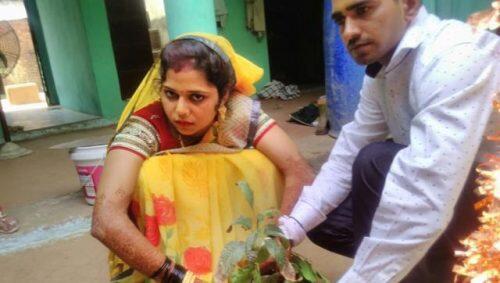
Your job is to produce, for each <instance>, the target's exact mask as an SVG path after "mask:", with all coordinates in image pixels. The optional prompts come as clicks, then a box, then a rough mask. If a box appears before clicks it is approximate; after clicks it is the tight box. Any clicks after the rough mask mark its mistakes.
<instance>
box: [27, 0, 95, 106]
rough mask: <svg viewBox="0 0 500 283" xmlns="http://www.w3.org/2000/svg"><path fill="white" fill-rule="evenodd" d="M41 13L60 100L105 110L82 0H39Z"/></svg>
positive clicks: (66, 103) (71, 104)
mask: <svg viewBox="0 0 500 283" xmlns="http://www.w3.org/2000/svg"><path fill="white" fill-rule="evenodd" d="M36 5H37V8H38V15H39V18H40V23H41V27H42V33H43V37H44V39H45V45H46V50H47V53H48V57H49V58H48V60H49V61H50V66H51V70H52V76H53V78H54V84H55V88H56V91H57V95H58V98H59V102H60V104H61V105H62V106H63V107H65V108H68V109H72V110H75V111H80V112H83V113H89V114H94V115H100V114H101V105H100V103H99V98H98V95H97V87H96V80H95V78H94V74H93V72H92V64H91V57H90V53H89V49H88V42H87V35H86V32H85V27H84V24H83V19H82V15H81V11H80V5H79V1H78V0H37V1H36Z"/></svg>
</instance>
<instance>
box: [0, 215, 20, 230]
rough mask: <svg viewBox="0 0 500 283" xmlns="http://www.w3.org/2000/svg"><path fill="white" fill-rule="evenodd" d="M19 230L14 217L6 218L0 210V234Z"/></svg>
mask: <svg viewBox="0 0 500 283" xmlns="http://www.w3.org/2000/svg"><path fill="white" fill-rule="evenodd" d="M17 230H19V222H18V221H17V219H16V218H15V217H12V216H7V215H5V214H4V213H3V212H2V211H1V210H0V233H4V234H10V233H14V232H16V231H17Z"/></svg>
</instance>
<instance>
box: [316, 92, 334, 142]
mask: <svg viewBox="0 0 500 283" xmlns="http://www.w3.org/2000/svg"><path fill="white" fill-rule="evenodd" d="M317 103H318V108H319V118H318V125H317V126H316V132H315V134H316V135H326V134H328V131H330V127H329V122H328V106H327V104H326V97H325V96H321V97H320V98H319V99H318V101H317Z"/></svg>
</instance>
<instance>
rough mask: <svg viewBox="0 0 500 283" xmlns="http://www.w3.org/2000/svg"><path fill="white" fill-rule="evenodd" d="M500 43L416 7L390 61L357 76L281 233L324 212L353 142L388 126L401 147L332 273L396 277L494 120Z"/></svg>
mask: <svg viewBox="0 0 500 283" xmlns="http://www.w3.org/2000/svg"><path fill="white" fill-rule="evenodd" d="M499 52H500V44H499V39H498V36H496V35H494V34H492V33H487V32H480V33H473V31H472V29H471V28H470V27H469V26H468V25H466V24H464V23H461V22H458V21H453V20H445V21H442V20H440V19H438V18H437V17H435V16H434V15H430V14H428V13H427V11H426V10H425V8H424V7H421V8H420V11H419V13H418V15H417V17H416V18H415V19H414V20H413V22H412V23H411V25H410V26H409V28H408V30H407V32H406V33H405V35H404V37H403V38H402V40H401V42H400V43H399V45H398V47H397V49H396V51H395V53H394V55H393V57H392V59H391V60H390V62H389V64H388V65H387V66H384V67H383V68H382V69H381V70H380V71H379V72H378V74H377V75H376V76H375V77H374V78H371V77H369V76H365V79H364V82H363V87H362V90H361V98H360V102H359V105H358V109H357V111H356V113H355V118H354V121H353V122H351V123H349V124H347V125H345V126H344V127H343V129H342V131H341V133H340V136H339V138H338V140H337V142H336V144H335V146H334V148H333V150H332V152H331V154H330V156H329V159H328V161H327V162H326V163H325V164H324V165H323V166H322V168H321V172H320V173H319V175H318V176H317V178H316V180H315V181H314V183H313V184H312V185H311V186H307V187H305V188H304V191H303V193H302V195H301V197H300V199H299V201H298V203H297V205H296V206H295V208H294V210H293V212H292V213H291V216H292V217H293V218H294V219H295V220H297V221H298V222H299V223H300V225H297V223H296V222H295V221H294V220H290V218H288V219H281V223H282V226H283V228H284V230H285V233H287V234H289V235H290V237H291V238H292V239H295V240H301V239H302V238H303V237H304V235H303V233H304V231H303V230H302V228H300V229H299V230H300V231H299V232H297V229H298V227H303V228H304V229H305V230H307V231H309V230H310V229H312V228H314V227H315V226H317V225H318V224H320V223H321V222H322V221H324V220H325V218H326V215H327V214H328V213H329V212H331V211H332V210H334V209H335V208H336V207H337V206H338V205H339V204H340V203H341V202H342V201H343V200H344V199H345V198H346V197H347V195H348V194H349V192H350V190H351V170H352V164H353V161H354V159H355V158H356V156H357V154H358V152H359V150H360V149H361V148H363V147H364V146H366V145H368V144H369V143H372V142H375V141H382V140H384V139H385V138H387V136H388V135H390V136H391V137H392V138H393V139H394V141H395V142H396V143H400V144H403V145H407V147H406V148H404V149H403V150H401V151H399V153H398V154H397V155H396V157H395V158H394V161H393V162H392V164H391V167H390V170H389V173H388V175H387V177H386V181H385V186H384V190H383V193H382V197H381V200H380V204H379V206H378V208H377V210H376V213H375V216H374V219H373V224H372V229H371V232H370V235H369V236H367V237H365V238H364V239H363V241H362V242H361V245H360V247H359V249H358V251H357V253H356V256H355V258H354V263H353V265H352V267H351V268H350V269H349V270H348V271H347V273H346V274H344V276H343V277H342V278H341V279H340V282H349V283H351V282H397V281H399V280H401V279H402V278H403V277H404V276H405V275H406V274H407V273H408V272H409V271H410V270H411V269H412V267H413V266H415V265H416V263H417V262H418V261H419V260H420V259H421V258H422V257H423V256H424V255H425V253H426V251H427V250H428V249H429V247H430V246H431V245H432V244H433V243H434V241H435V240H436V239H437V238H438V237H439V236H440V235H441V233H442V232H443V231H444V229H445V228H446V227H447V225H448V223H449V221H450V220H451V217H452V214H453V211H454V206H455V204H456V201H457V199H458V197H459V195H460V193H461V189H462V188H463V186H464V184H465V181H466V178H467V175H468V173H469V171H470V169H471V166H472V164H473V161H474V158H475V157H476V155H477V154H478V150H479V147H480V145H481V143H482V141H483V135H484V134H485V133H486V131H487V128H490V129H495V128H496V130H497V131H498V129H499V124H498V120H497V121H496V122H495V121H493V119H490V118H491V117H493V116H494V115H492V102H493V99H494V97H495V96H496V94H495V93H497V92H498V91H499V90H500V82H499V76H498V73H499V66H498V61H499V60H498V59H499V57H500V56H499ZM497 115H498V114H497ZM300 232H301V233H302V235H301V234H300ZM297 233H298V234H297Z"/></svg>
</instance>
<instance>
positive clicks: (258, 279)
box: [252, 268, 262, 283]
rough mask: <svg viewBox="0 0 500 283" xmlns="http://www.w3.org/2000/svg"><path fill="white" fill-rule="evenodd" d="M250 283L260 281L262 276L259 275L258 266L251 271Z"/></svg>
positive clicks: (259, 282) (258, 282) (260, 282)
mask: <svg viewBox="0 0 500 283" xmlns="http://www.w3.org/2000/svg"><path fill="white" fill-rule="evenodd" d="M252 275H253V276H252V277H253V280H252V283H262V277H261V276H260V271H259V269H258V268H255V269H254V270H253V272H252Z"/></svg>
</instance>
